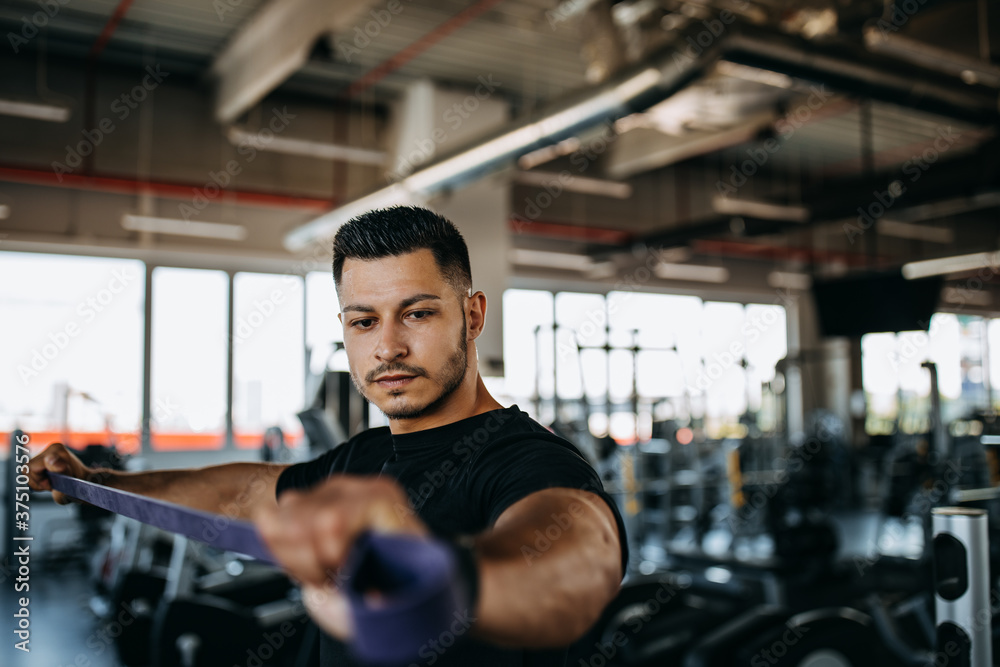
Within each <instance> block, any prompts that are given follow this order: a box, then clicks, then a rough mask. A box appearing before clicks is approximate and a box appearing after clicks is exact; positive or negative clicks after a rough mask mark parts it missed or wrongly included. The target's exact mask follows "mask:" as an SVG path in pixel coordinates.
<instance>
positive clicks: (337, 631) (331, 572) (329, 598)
mask: <svg viewBox="0 0 1000 667" xmlns="http://www.w3.org/2000/svg"><path fill="white" fill-rule="evenodd" d="M253 520H254V523H255V524H256V525H257V530H258V532H259V533H260V535H261V537H262V538H263V540H264V542H265V544H266V545H267V547H268V549H269V550H270V551H271V553H272V554H273V555H274V557H275V559H276V560H277V561H278V563H279V564H280V565H281V566H282V567H283V568H284V569H285V571H286V572H287V573H288V574H289V576H291V577H292V578H294V579H296V580H297V581H299V582H300V583H301V584H302V593H303V600H304V602H305V604H306V608H307V609H308V610H309V613H310V615H311V616H312V617H313V619H314V620H315V621H316V623H317V625H319V627H320V628H322V629H323V630H325V631H326V632H327V633H329V634H332V635H334V636H336V637H339V638H340V639H343V640H347V639H349V638H350V636H351V634H352V628H351V627H350V618H349V614H348V611H347V602H346V600H345V598H344V596H343V594H342V593H341V592H340V590H339V589H338V586H339V585H340V584H342V583H343V582H342V581H341V580H340V577H339V576H338V571H339V569H340V568H341V567H342V566H343V565H344V564H345V561H346V560H347V555H348V553H349V552H350V550H351V547H352V546H353V544H354V540H355V539H356V538H357V537H358V536H359V535H360V534H361V533H362V532H364V531H368V530H371V531H375V532H382V533H408V534H410V535H421V536H427V535H429V534H430V531H429V530H428V528H427V526H426V525H424V523H423V522H422V521H420V519H419V518H417V516H416V513H415V512H414V511H413V509H412V508H411V507H410V505H409V503H408V501H407V498H406V493H405V492H404V491H403V489H402V488H401V487H400V486H399V485H398V484H397V483H395V482H394V481H392V480H389V479H385V478H378V477H355V476H349V475H336V476H334V477H331V478H330V479H329V480H327V481H326V482H323V483H322V484H319V485H317V486H316V487H314V488H313V489H310V490H308V491H286V492H285V493H283V494H282V495H281V498H280V500H279V502H278V504H277V505H263V504H262V507H261V508H260V509H259V510H258V511H257V512H256V513H255V514H254V517H253Z"/></svg>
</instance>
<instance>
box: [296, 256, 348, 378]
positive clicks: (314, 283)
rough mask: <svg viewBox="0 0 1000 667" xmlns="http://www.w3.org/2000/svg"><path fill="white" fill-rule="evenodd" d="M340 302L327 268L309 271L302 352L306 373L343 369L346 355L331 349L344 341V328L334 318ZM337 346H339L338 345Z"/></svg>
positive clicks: (334, 348)
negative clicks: (307, 365) (304, 358)
mask: <svg viewBox="0 0 1000 667" xmlns="http://www.w3.org/2000/svg"><path fill="white" fill-rule="evenodd" d="M339 313H340V303H339V302H338V300H337V289H336V287H335V286H334V284H333V274H332V273H331V272H330V271H313V272H312V273H310V274H309V275H307V276H306V351H307V352H308V354H309V372H310V373H311V374H312V375H321V374H322V373H323V372H324V371H325V370H326V369H328V368H329V369H330V370H338V371H346V370H347V354H346V353H345V352H344V351H343V349H341V350H338V351H335V350H336V348H337V343H342V342H343V340H344V327H343V326H342V325H341V324H340V320H338V319H337V315H338V314H339ZM340 347H341V348H342V347H343V346H340Z"/></svg>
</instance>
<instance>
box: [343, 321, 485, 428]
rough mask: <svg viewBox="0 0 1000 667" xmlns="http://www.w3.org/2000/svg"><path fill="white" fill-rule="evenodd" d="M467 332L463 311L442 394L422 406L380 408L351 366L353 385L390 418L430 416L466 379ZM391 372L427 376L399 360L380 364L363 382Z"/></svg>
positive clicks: (420, 369) (447, 365)
mask: <svg viewBox="0 0 1000 667" xmlns="http://www.w3.org/2000/svg"><path fill="white" fill-rule="evenodd" d="M465 333H466V323H465V313H462V332H461V335H459V337H458V349H457V350H455V353H454V354H453V355H451V357H449V358H448V361H447V363H445V366H444V368H443V369H442V374H443V375H442V377H441V393H440V394H438V396H437V398H435V399H434V400H432V401H431V402H430V403H428V404H427V405H424V406H416V405H411V406H403V407H400V408H399V409H396V410H392V409H390V408H388V407H386V408H383V407H382V406H380V405H378V403H375V401H374V400H372V398H371V396H369V395H368V394H367V393H366V392H365V390H364V385H363V384H362V383H361V382H360V381H359V378H358V377H357V375H355V373H354V369H353V368H352V369H351V380H352V381H353V382H354V386H355V387H357V389H358V391H359V392H360V393H361V395H362V396H364V397H365V398H366V399H368V401H369V402H371V403H373V404H375V406H376V407H378V409H379V410H381V411H382V413H383V414H384V415H385V416H386V417H388V418H389V419H417V418H418V417H423V416H425V415H429V414H431V413H433V412H434V411H435V410H437V409H438V408H439V407H441V405H442V404H443V403H444V402H445V401H446V400H448V398H449V397H450V396H451V395H452V394H454V393H455V391H456V390H457V389H458V388H459V387H460V386H462V381H463V380H464V379H465V371H466V370H467V369H468V365H469V344H468V341H466V339H465ZM392 372H402V373H407V374H410V375H416V376H423V377H428V375H427V371H426V369H424V368H421V367H420V366H410V365H408V364H404V363H402V362H398V363H389V364H382V365H379V366H378V367H377V368H375V369H373V370H372V371H371V372H369V373H368V374H367V375H366V377H365V380H366V382H372V381H374V380H375V378H377V377H379V376H381V375H385V374H386V373H392ZM402 393H403V392H402V391H400V392H390V394H389V395H390V396H399V395H401V394H402Z"/></svg>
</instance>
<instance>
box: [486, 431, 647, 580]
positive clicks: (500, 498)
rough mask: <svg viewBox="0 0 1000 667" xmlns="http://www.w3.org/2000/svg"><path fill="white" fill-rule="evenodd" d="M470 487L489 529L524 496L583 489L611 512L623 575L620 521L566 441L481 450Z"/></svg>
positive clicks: (505, 443)
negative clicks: (474, 491)
mask: <svg viewBox="0 0 1000 667" xmlns="http://www.w3.org/2000/svg"><path fill="white" fill-rule="evenodd" d="M473 470H474V471H475V472H474V473H473V476H472V478H471V480H470V481H471V483H472V484H473V489H475V490H477V495H478V498H479V507H481V508H483V511H484V513H485V518H486V520H487V525H489V526H492V525H493V524H494V523H496V520H497V519H498V518H500V515H501V514H503V513H504V510H506V509H507V508H508V507H510V506H511V505H513V504H514V503H516V502H517V501H519V500H521V499H522V498H525V497H526V496H529V495H531V494H532V493H535V492H536V491H542V490H544V489H551V488H556V487H565V488H571V489H582V490H584V491H590V492H591V493H594V494H596V495H598V496H600V497H601V498H602V499H603V500H604V501H605V502H606V503H607V504H608V507H610V508H611V513H612V514H613V515H614V517H615V523H616V524H617V525H618V537H619V542H620V545H621V553H622V571H623V572H624V571H625V568H626V566H627V563H628V539H627V537H626V534H625V522H624V521H623V520H622V516H621V513H620V512H619V510H618V506H617V504H616V503H615V501H614V499H612V498H611V496H609V495H608V494H607V493H606V492H605V491H604V485H603V484H602V483H601V479H600V477H599V476H598V475H597V472H596V471H595V470H594V469H593V468H592V467H591V466H590V464H589V463H587V461H586V460H585V459H584V458H583V456H582V455H581V454H580V453H579V452H578V451H577V450H576V449H575V448H574V447H573V446H572V445H571V444H569V443H568V442H565V441H564V440H562V439H561V438H558V437H556V436H551V437H547V434H545V435H540V434H532V435H526V436H524V437H516V438H505V439H504V440H502V441H500V442H496V443H493V444H492V445H490V446H489V447H486V448H484V450H482V451H481V452H480V454H479V457H478V460H477V461H476V462H475V465H474V466H473Z"/></svg>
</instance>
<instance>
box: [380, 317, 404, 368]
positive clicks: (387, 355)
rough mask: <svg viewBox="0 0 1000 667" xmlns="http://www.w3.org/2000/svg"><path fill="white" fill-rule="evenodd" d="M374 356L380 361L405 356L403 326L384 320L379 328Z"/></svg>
mask: <svg viewBox="0 0 1000 667" xmlns="http://www.w3.org/2000/svg"><path fill="white" fill-rule="evenodd" d="M380 333H381V336H380V337H379V341H378V346H377V347H376V348H375V357H376V358H377V359H378V360H379V361H382V362H389V361H393V360H395V359H399V358H400V357H404V356H406V350H407V347H406V336H405V332H404V331H403V327H402V326H401V325H400V324H399V323H397V322H392V321H389V322H385V323H384V324H383V325H382V328H381V331H380Z"/></svg>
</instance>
